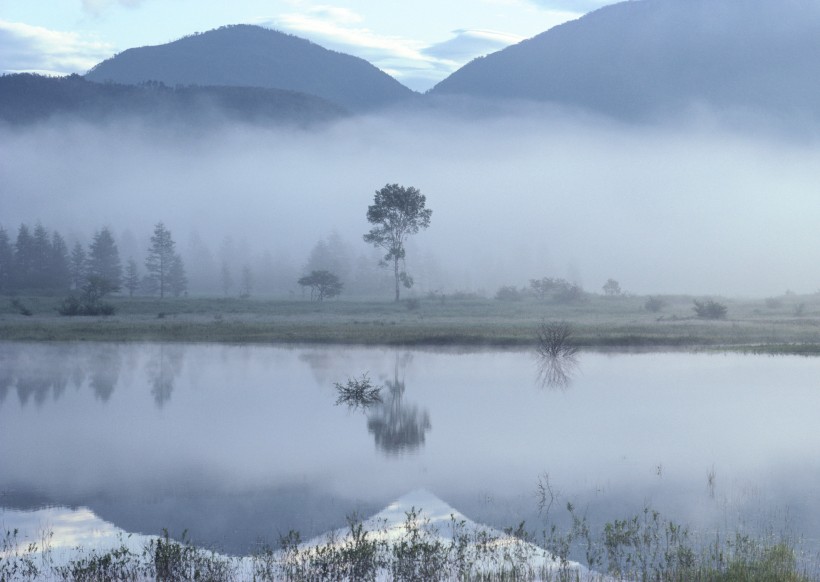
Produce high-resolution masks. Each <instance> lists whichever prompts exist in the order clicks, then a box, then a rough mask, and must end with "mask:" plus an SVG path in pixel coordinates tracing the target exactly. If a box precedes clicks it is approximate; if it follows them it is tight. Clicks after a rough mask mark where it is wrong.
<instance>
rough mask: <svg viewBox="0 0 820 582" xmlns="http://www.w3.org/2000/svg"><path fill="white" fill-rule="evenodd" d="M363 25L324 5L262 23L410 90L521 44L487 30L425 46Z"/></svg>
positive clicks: (514, 38)
mask: <svg viewBox="0 0 820 582" xmlns="http://www.w3.org/2000/svg"><path fill="white" fill-rule="evenodd" d="M363 23H364V19H363V18H362V17H361V16H360V15H359V14H357V13H355V12H353V11H351V10H348V9H346V8H338V7H333V6H326V5H321V6H312V7H309V8H307V9H306V10H305V11H303V12H298V13H297V12H294V13H289V14H283V15H280V16H278V17H277V18H275V19H272V20H267V21H265V22H264V24H267V25H269V26H272V27H273V28H276V29H278V30H282V31H284V32H288V33H291V34H295V35H297V36H301V37H303V38H308V39H310V40H312V41H314V42H316V43H318V44H320V45H321V46H323V47H325V48H328V49H332V50H337V51H339V52H344V53H348V54H352V55H355V56H357V57H360V58H363V59H365V60H367V61H369V62H371V63H372V64H374V65H375V66H377V67H378V68H380V69H381V70H383V71H384V72H386V73H388V74H389V75H391V76H393V77H395V78H396V79H398V80H399V81H400V82H402V83H404V84H406V85H407V86H408V87H410V88H411V89H415V90H421V91H423V90H426V89H429V88H430V87H432V86H433V85H434V84H435V83H436V82H437V81H440V80H441V79H443V78H444V77H446V76H447V75H448V74H450V73H452V72H453V71H455V70H456V69H458V68H459V67H460V66H461V65H463V64H465V63H466V62H468V61H470V60H471V59H473V58H475V57H477V56H480V55H484V54H487V53H490V52H493V51H496V50H498V49H501V48H503V47H505V46H507V45H510V44H513V43H516V42H519V41H521V40H523V38H522V37H519V36H516V35H510V34H506V33H503V32H496V31H490V30H456V31H454V34H455V37H454V38H452V39H449V40H446V41H443V42H440V43H436V44H433V45H429V43H425V42H422V41H419V40H415V39H411V38H405V37H401V36H389V35H382V34H378V33H376V32H374V31H373V30H371V29H369V28H367V27H366V26H364V25H363Z"/></svg>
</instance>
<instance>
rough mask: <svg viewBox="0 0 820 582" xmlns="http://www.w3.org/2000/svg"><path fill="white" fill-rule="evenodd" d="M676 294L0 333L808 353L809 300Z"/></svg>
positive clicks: (206, 303) (130, 311)
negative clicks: (699, 300)
mask: <svg viewBox="0 0 820 582" xmlns="http://www.w3.org/2000/svg"><path fill="white" fill-rule="evenodd" d="M694 299H695V298H693V297H688V296H666V297H663V298H662V302H663V305H662V307H661V308H660V309H659V310H658V311H649V310H648V309H647V305H646V303H647V298H646V297H639V296H634V297H633V296H622V297H602V296H596V295H590V296H588V297H587V298H586V299H585V300H583V301H580V302H575V303H567V304H559V303H552V302H545V301H539V300H537V299H535V298H531V297H530V298H524V299H521V300H519V301H500V300H496V299H487V298H481V297H476V296H465V295H456V296H436V297H426V298H418V299H410V300H403V301H401V302H399V303H395V302H392V301H362V300H338V301H325V302H321V303H318V302H311V301H307V300H274V299H254V298H251V299H244V300H243V299H235V298H166V299H163V300H160V299H158V298H128V297H112V298H110V300H109V302H110V303H111V304H112V305H113V306H114V308H115V310H116V313H115V314H114V315H111V316H96V317H83V316H75V317H67V316H61V315H59V313H58V309H59V306H60V302H61V298H56V297H18V298H15V299H11V298H8V299H5V300H0V338H2V339H7V340H17V341H76V340H81V341H82V340H87V341H187V342H230V343H303V342H313V343H338V344H362V345H405V346H412V345H445V344H453V345H485V346H524V345H529V344H531V343H532V342H533V338H534V334H535V330H536V328H537V326H538V325H539V324H540V323H541V322H542V321H544V320H549V321H557V320H560V321H567V322H569V323H570V324H571V325H572V328H573V332H574V339H575V341H576V343H577V344H578V345H579V346H582V347H599V348H606V347H618V348H625V347H633V346H634V347H654V348H664V347H670V348H714V347H718V348H730V349H748V350H755V351H762V352H772V353H803V354H818V353H820V296H818V295H805V296H796V295H787V296H784V297H782V298H775V299H773V298H768V299H723V298H717V299H716V300H718V301H719V302H720V303H722V304H724V305H726V307H727V314H726V317H725V318H722V319H702V318H698V317H696V315H695V312H694V310H693V305H694V303H693V300H694Z"/></svg>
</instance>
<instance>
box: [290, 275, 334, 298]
mask: <svg viewBox="0 0 820 582" xmlns="http://www.w3.org/2000/svg"><path fill="white" fill-rule="evenodd" d="M297 283H299V285H301V286H302V287H310V300H311V301H313V300H316V301H323V300H324V299H331V298H333V297H336V296H337V295H339V293H341V292H342V283H341V281H339V278H338V277H337V276H336V275H334V274H333V273H331V272H330V271H311V272H310V274H309V275H305V276H304V277H301V278H300V279H299V280H298V281H297Z"/></svg>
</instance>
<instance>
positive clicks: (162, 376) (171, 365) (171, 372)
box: [145, 344, 185, 408]
mask: <svg viewBox="0 0 820 582" xmlns="http://www.w3.org/2000/svg"><path fill="white" fill-rule="evenodd" d="M184 358H185V348H184V347H183V346H181V345H178V344H159V345H158V346H156V347H154V348H153V350H152V353H151V354H150V356H149V357H148V362H147V363H146V364H145V372H146V373H147V375H148V381H149V382H150V383H151V395H152V396H153V397H154V403H155V404H156V405H157V407H158V408H162V407H163V406H165V405H166V404H167V403H168V401H169V400H171V393H172V392H173V391H174V382H175V381H176V379H177V378H178V377H179V375H180V373H181V372H182V361H183V359H184Z"/></svg>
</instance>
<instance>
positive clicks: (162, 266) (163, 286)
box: [145, 222, 184, 298]
mask: <svg viewBox="0 0 820 582" xmlns="http://www.w3.org/2000/svg"><path fill="white" fill-rule="evenodd" d="M175 244H176V243H174V239H173V238H172V236H171V231H169V230H168V229H167V228H165V225H164V224H163V223H162V222H158V223H157V224H156V225H154V234H153V235H151V246H150V248H149V249H148V256H147V257H146V259H145V269H146V270H147V271H148V275H147V277H146V281H147V283H148V288H149V290H151V291H152V292H154V293H159V296H160V298H162V297H165V294H166V293H168V292H171V291H172V290H174V289H175V288H179V287H180V286H183V287H184V285H182V284H181V282H179V281H177V282H176V285H175V282H174V278H173V277H174V275H172V270H173V269H174V264H175V263H176V262H177V261H179V264H180V265H181V262H182V261H181V259H178V257H177V255H176V253H175V252H174V247H175ZM176 275H177V277H178V276H179V272H178V271H177V273H176ZM183 276H184V271H183Z"/></svg>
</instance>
